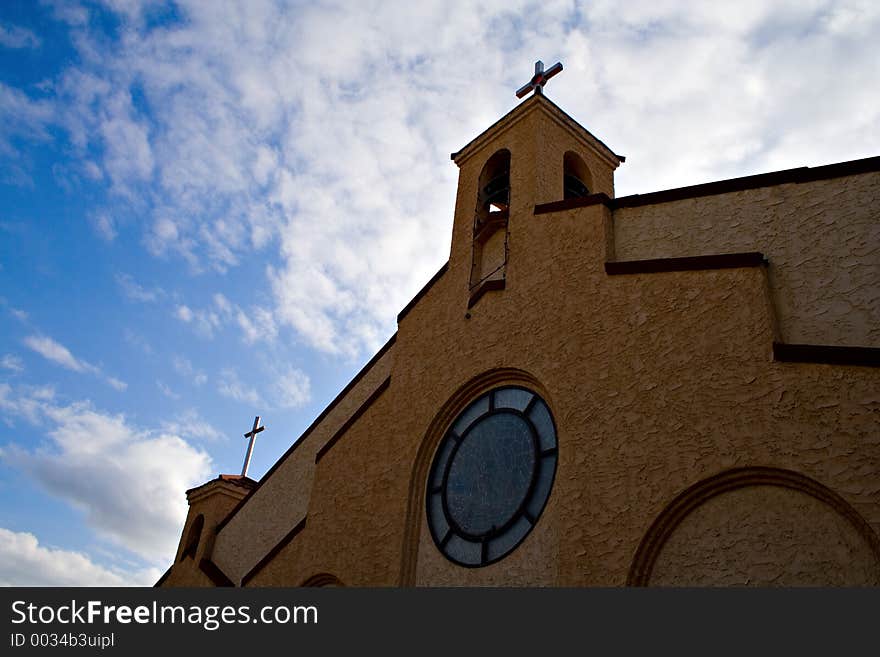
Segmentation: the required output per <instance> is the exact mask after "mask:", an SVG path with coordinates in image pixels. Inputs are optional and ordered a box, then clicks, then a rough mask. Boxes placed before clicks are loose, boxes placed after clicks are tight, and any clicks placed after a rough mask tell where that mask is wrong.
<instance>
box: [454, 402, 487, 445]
mask: <svg viewBox="0 0 880 657" xmlns="http://www.w3.org/2000/svg"><path fill="white" fill-rule="evenodd" d="M488 411H489V396H488V395H486V396H484V397H480V398H479V399H478V400H477V401H475V402H474V403H473V404H471V405H470V406H468V407H467V408H466V409H465V410H464V412H463V413H462V414H461V415H459V416H458V419H457V420H456V421H455V424H454V425H453V427H452V430H453V431H454V432H455V433H457V434H458V435H459V436H463V435H464V432H465V431H467V430H468V427H469V426H470V425H471V423H472V422H473V421H474V420H476V419H477V418H478V417H480V416H481V415H483V414H484V413H487V412H488Z"/></svg>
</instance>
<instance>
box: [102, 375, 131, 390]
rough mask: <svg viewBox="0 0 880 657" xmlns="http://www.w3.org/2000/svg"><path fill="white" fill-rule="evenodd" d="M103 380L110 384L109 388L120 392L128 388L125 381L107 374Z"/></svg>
mask: <svg viewBox="0 0 880 657" xmlns="http://www.w3.org/2000/svg"><path fill="white" fill-rule="evenodd" d="M105 380H106V381H107V383H109V384H110V387H111V388H114V389H115V390H119V391H120V392H122V391H124V390H127V389H128V384H127V383H126V382H125V381H120V380H119V379H117V378H116V377H115V376H108V377H107V378H106V379H105Z"/></svg>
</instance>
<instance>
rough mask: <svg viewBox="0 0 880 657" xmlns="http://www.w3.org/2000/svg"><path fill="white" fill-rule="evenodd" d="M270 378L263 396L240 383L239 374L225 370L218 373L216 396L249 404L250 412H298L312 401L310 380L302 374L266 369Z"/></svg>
mask: <svg viewBox="0 0 880 657" xmlns="http://www.w3.org/2000/svg"><path fill="white" fill-rule="evenodd" d="M268 369H269V370H270V376H269V380H268V382H267V383H266V384H265V386H264V388H263V389H264V391H265V394H261V393H260V392H258V391H257V389H256V388H254V387H252V386H250V385H248V384H246V383H244V382H243V381H241V380H240V378H239V375H238V373H237V372H236V371H235V370H233V369H231V368H225V369H223V370H221V372H220V378H219V380H218V383H217V392H219V393H220V394H221V395H223V396H224V397H228V398H229V399H234V400H235V401H238V402H241V403H244V404H249V405H250V406H251V408H252V409H253V410H255V411H256V410H259V408H267V409H274V408H280V409H289V408H299V407H301V406H304V405H305V404H307V403H308V402H309V401H311V395H312V393H311V380H310V379H309V376H308V375H307V374H306V373H305V372H303V371H302V370H299V369H296V368H294V367H289V366H288V367H286V368H283V369H277V368H274V367H271V366H270V367H269V368H268Z"/></svg>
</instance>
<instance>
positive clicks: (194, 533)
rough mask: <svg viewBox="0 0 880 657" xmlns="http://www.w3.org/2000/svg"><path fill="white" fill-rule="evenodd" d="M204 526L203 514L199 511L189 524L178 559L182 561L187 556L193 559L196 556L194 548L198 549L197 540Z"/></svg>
mask: <svg viewBox="0 0 880 657" xmlns="http://www.w3.org/2000/svg"><path fill="white" fill-rule="evenodd" d="M204 528H205V516H204V515H202V514H201V513H200V514H199V515H197V516H196V518H195V520H193V521H192V524H191V525H190V526H189V531H188V532H187V533H186V542H185V543H184V548H183V552H182V553H181V554H180V560H181V561H183V560H184V559H186V558H187V557H189V558H190V559H193V558H194V557H195V556H196V550H198V549H199V541H200V540H201V538H202V530H203V529H204Z"/></svg>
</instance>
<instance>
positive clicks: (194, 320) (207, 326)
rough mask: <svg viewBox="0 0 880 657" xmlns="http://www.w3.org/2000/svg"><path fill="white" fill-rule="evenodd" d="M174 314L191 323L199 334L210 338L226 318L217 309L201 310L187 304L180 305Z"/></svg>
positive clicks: (186, 322)
mask: <svg viewBox="0 0 880 657" xmlns="http://www.w3.org/2000/svg"><path fill="white" fill-rule="evenodd" d="M221 296H222V295H221ZM221 311H222V309H221ZM174 316H175V317H177V319H179V320H180V321H181V322H183V323H185V324H189V325H191V326H192V327H193V330H194V331H195V332H196V333H197V334H198V335H200V336H202V337H203V338H209V339H210V338H213V337H214V333H215V332H216V331H217V329H219V328H220V327H221V326H222V325H223V319H224V318H223V317H222V316H221V314H220V313H218V312H217V310H216V309H213V308H210V307H208V308H205V309H202V310H199V309H193V308H190V307H189V306H187V305H186V304H180V305H178V306H177V308H176V309H175V311H174Z"/></svg>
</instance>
